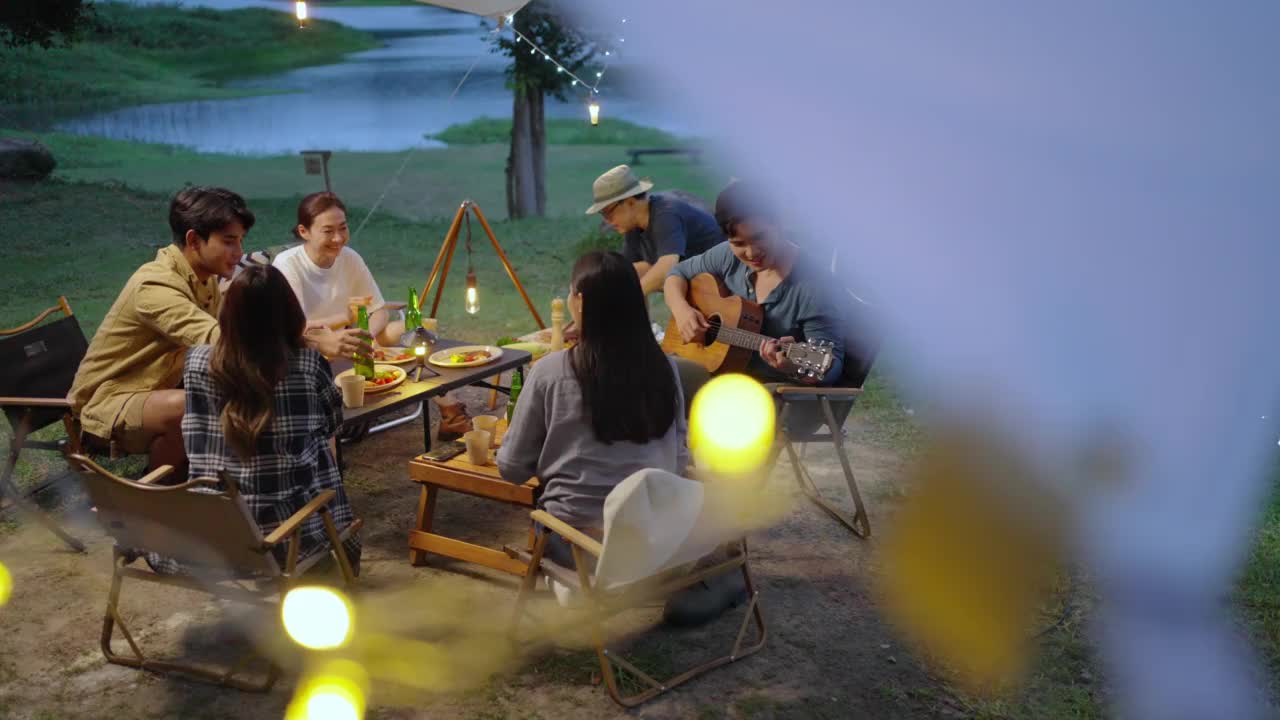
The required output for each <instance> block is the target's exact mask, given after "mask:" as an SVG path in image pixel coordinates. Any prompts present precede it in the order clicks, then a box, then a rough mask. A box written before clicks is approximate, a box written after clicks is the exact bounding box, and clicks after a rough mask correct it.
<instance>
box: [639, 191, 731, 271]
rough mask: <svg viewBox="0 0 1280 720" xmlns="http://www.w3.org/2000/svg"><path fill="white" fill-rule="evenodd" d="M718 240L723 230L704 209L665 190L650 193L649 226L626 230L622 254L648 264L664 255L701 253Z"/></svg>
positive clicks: (721, 237)
mask: <svg viewBox="0 0 1280 720" xmlns="http://www.w3.org/2000/svg"><path fill="white" fill-rule="evenodd" d="M722 242H724V233H723V232H721V231H720V226H719V225H717V224H716V219H715V218H714V217H712V216H711V215H709V214H708V213H707V212H706V211H704V210H702V209H701V208H698V207H695V206H693V205H690V204H689V203H687V202H685V201H683V200H680V199H679V198H675V197H671V196H669V195H666V194H665V193H650V194H649V228H648V229H647V230H631V231H629V232H627V234H626V235H624V236H623V239H622V255H623V257H625V258H626V259H627V262H632V263H637V262H647V263H649V264H650V265H652V264H654V263H656V262H658V258H660V257H663V256H666V255H679V256H680V259H681V260H684V259H685V258H689V257H693V256H694V255H701V254H702V253H704V252H706V251H707V250H709V249H711V248H712V247H714V246H715V245H718V244H720V243H722Z"/></svg>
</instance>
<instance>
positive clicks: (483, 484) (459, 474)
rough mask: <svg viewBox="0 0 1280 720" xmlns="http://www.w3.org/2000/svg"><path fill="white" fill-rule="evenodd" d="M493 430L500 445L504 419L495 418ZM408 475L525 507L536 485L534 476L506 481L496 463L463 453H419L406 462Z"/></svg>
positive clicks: (530, 505) (537, 485)
mask: <svg viewBox="0 0 1280 720" xmlns="http://www.w3.org/2000/svg"><path fill="white" fill-rule="evenodd" d="M497 431H498V442H499V444H501V442H502V438H503V436H505V435H506V433H507V421H506V418H500V419H499V420H498V426H497ZM409 477H410V479H412V480H413V481H414V482H420V483H429V484H431V485H437V486H439V487H443V488H447V489H449V490H454V491H457V492H461V493H467V494H469V495H476V496H479V497H486V498H491V499H494V500H502V501H504V502H510V503H515V504H518V505H527V506H529V507H532V506H533V493H534V490H536V489H537V488H538V487H539V486H540V483H539V482H538V479H537V478H531V479H530V480H529V481H528V482H526V483H524V484H523V485H516V484H514V483H510V482H507V481H506V480H503V479H502V476H501V475H499V474H498V466H497V465H495V464H494V463H493V462H492V461H491V462H489V463H488V464H486V465H475V464H473V463H472V462H471V461H470V460H468V459H467V454H466V453H463V454H461V455H459V456H457V457H455V458H453V459H451V460H448V461H446V462H436V461H434V460H427V459H425V458H423V457H422V456H421V455H419V456H417V457H415V458H413V459H412V460H410V461H409Z"/></svg>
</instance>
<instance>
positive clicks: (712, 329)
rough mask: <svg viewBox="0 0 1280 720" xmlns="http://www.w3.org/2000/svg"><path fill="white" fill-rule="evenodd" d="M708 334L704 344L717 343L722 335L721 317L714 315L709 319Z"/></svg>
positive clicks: (704, 338) (704, 336) (705, 335)
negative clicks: (717, 339) (717, 338)
mask: <svg viewBox="0 0 1280 720" xmlns="http://www.w3.org/2000/svg"><path fill="white" fill-rule="evenodd" d="M707 325H708V327H707V332H706V333H705V334H704V335H703V338H702V344H703V345H704V346H706V345H710V344H711V343H713V342H715V341H716V337H717V336H718V335H720V316H719V315H712V316H711V317H709V318H707Z"/></svg>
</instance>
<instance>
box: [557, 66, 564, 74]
mask: <svg viewBox="0 0 1280 720" xmlns="http://www.w3.org/2000/svg"><path fill="white" fill-rule="evenodd" d="M556 72H558V73H562V72H564V68H562V67H560V66H559V65H557V66H556Z"/></svg>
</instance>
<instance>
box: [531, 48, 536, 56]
mask: <svg viewBox="0 0 1280 720" xmlns="http://www.w3.org/2000/svg"><path fill="white" fill-rule="evenodd" d="M529 54H530V55H537V54H538V48H534V49H532V50H530V51H529Z"/></svg>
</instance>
